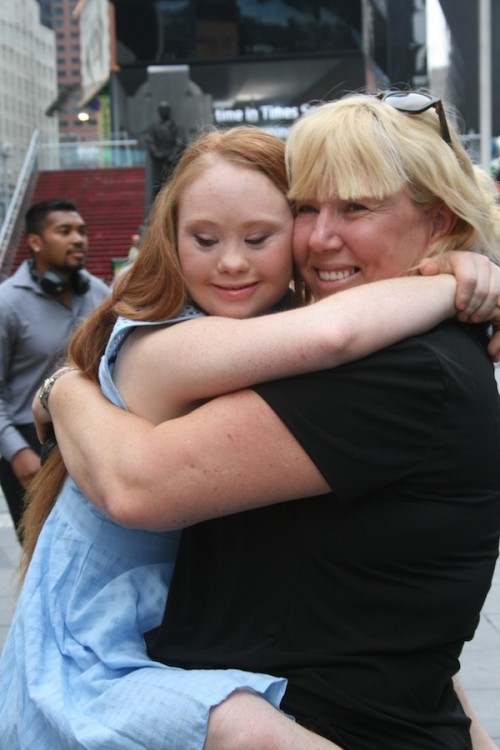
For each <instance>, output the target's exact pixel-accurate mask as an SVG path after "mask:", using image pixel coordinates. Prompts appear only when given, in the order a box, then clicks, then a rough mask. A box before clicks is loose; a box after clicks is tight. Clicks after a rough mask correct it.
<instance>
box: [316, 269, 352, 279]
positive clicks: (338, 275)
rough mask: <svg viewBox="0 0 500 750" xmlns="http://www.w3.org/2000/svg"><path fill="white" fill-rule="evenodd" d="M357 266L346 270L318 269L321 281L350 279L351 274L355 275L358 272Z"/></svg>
mask: <svg viewBox="0 0 500 750" xmlns="http://www.w3.org/2000/svg"><path fill="white" fill-rule="evenodd" d="M358 270H359V269H357V268H351V269H349V270H347V269H346V270H345V271H320V270H318V276H319V278H320V279H321V281H343V280H344V279H348V278H349V277H350V276H354V275H355V274H357V273H358Z"/></svg>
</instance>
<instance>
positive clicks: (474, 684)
mask: <svg viewBox="0 0 500 750" xmlns="http://www.w3.org/2000/svg"><path fill="white" fill-rule="evenodd" d="M19 556H20V547H19V544H18V542H17V538H16V535H15V533H14V529H13V527H12V522H11V519H10V515H9V513H8V510H7V506H6V504H5V500H4V498H3V495H2V494H1V492H0V648H2V647H3V644H4V642H5V639H6V637H7V631H8V629H9V625H10V621H11V617H12V612H13V609H14V589H15V580H16V579H15V569H16V566H17V564H18V562H19ZM460 679H461V681H462V684H463V686H464V688H465V690H466V692H467V695H468V697H469V700H470V702H471V705H472V707H473V708H474V710H475V711H476V713H477V715H478V716H479V718H480V720H481V722H482V723H483V726H484V727H485V729H486V730H487V731H488V732H489V734H490V736H492V737H493V738H494V739H495V741H496V743H497V744H498V746H499V747H500V563H499V564H498V565H497V569H496V573H495V578H494V581H493V585H492V587H491V590H490V593H489V595H488V598H487V600H486V602H485V605H484V608H483V612H482V614H481V623H480V625H479V628H478V630H477V632H476V635H475V637H474V640H473V641H472V642H471V643H469V644H467V645H466V647H465V651H464V653H463V655H462V670H461V674H460ZM0 700H1V697H0Z"/></svg>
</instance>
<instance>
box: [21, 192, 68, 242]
mask: <svg viewBox="0 0 500 750" xmlns="http://www.w3.org/2000/svg"><path fill="white" fill-rule="evenodd" d="M52 211H78V209H77V207H76V206H75V204H74V203H73V201H70V200H68V199H67V198H50V200H47V201H41V202H40V203H35V204H34V205H33V206H31V208H29V209H28V210H27V211H26V215H25V217H24V218H25V222H26V234H41V233H42V231H43V226H44V224H45V222H46V221H47V216H48V215H49V214H50V213H52Z"/></svg>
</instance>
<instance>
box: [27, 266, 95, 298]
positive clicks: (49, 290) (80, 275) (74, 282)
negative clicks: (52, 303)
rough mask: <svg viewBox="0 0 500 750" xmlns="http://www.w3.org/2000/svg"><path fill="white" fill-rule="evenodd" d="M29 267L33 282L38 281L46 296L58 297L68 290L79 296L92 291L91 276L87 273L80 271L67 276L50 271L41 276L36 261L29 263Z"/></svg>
mask: <svg viewBox="0 0 500 750" xmlns="http://www.w3.org/2000/svg"><path fill="white" fill-rule="evenodd" d="M29 267H30V274H31V278H32V279H33V281H36V283H37V284H39V285H40V287H41V288H42V289H43V291H44V292H45V294H49V295H50V296H51V297H58V296H59V295H60V294H62V293H63V292H66V291H67V290H68V289H71V291H72V292H74V293H75V294H78V295H82V294H86V293H87V292H88V290H89V289H90V274H89V273H87V271H82V270H80V269H79V270H76V271H72V273H71V274H69V275H68V276H65V275H64V274H62V273H61V272H60V271H56V270H54V269H52V270H51V269H49V270H48V271H45V273H44V274H42V275H40V274H38V273H37V272H36V270H35V263H34V261H32V260H30V261H29Z"/></svg>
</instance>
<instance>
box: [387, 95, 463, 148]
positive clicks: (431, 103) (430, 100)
mask: <svg viewBox="0 0 500 750" xmlns="http://www.w3.org/2000/svg"><path fill="white" fill-rule="evenodd" d="M375 97H376V98H377V99H380V100H381V101H382V102H384V103H385V104H388V105H389V106H390V107H393V108H394V109H397V110H398V112H403V113H404V114H407V115H420V114H422V112H426V111H427V110H428V109H430V108H431V107H433V108H434V109H435V110H436V112H437V115H438V117H439V125H440V127H441V137H442V139H443V141H444V142H445V143H447V144H448V146H450V148H453V146H452V143H451V135H450V129H449V127H448V122H447V120H446V114H445V111H444V107H443V102H442V101H441V99H438V98H437V97H433V96H429V95H428V94H422V93H420V92H416V91H381V92H380V93H379V94H375ZM409 97H421V98H422V99H423V100H424V102H423V104H422V106H418V105H417V106H408V104H405V103H404V101H402V100H404V99H408V98H409Z"/></svg>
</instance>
